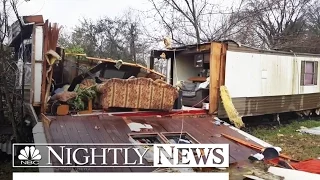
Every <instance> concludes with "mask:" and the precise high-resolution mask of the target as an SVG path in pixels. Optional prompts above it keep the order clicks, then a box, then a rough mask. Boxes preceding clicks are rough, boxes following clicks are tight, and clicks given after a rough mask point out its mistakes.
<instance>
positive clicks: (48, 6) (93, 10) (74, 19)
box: [10, 0, 240, 28]
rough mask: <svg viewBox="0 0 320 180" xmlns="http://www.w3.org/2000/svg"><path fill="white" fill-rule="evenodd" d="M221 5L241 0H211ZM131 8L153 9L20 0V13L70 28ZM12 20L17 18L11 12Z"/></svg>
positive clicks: (113, 1) (139, 0)
mask: <svg viewBox="0 0 320 180" xmlns="http://www.w3.org/2000/svg"><path fill="white" fill-rule="evenodd" d="M209 1H211V2H212V3H219V2H220V5H222V4H223V5H231V4H234V2H240V0H209ZM129 8H132V9H135V10H141V11H147V10H150V9H152V5H151V4H150V3H149V2H148V0H29V2H25V0H19V3H18V12H19V14H20V15H22V16H25V15H43V16H44V19H49V20H50V22H57V23H59V24H61V25H63V26H67V27H68V28H71V27H73V26H74V25H76V24H77V23H78V22H79V21H78V20H79V18H81V17H86V18H91V19H97V18H99V17H101V16H108V17H113V16H117V15H120V14H122V13H123V11H125V10H128V9H129ZM10 20H11V21H13V20H16V18H15V16H14V14H11V17H10Z"/></svg>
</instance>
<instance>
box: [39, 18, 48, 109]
mask: <svg viewBox="0 0 320 180" xmlns="http://www.w3.org/2000/svg"><path fill="white" fill-rule="evenodd" d="M48 25H49V21H48V20H46V22H45V24H44V26H43V51H42V52H43V62H42V82H41V98H40V102H41V113H45V109H46V108H45V104H46V103H45V101H46V99H45V95H46V85H47V83H46V82H47V61H46V59H45V53H46V52H47V51H48Z"/></svg>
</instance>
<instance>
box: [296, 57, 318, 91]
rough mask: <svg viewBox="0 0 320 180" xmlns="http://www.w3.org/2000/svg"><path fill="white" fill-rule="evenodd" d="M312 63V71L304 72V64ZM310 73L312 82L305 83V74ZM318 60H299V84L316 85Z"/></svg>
mask: <svg viewBox="0 0 320 180" xmlns="http://www.w3.org/2000/svg"><path fill="white" fill-rule="evenodd" d="M307 63H312V68H313V71H312V73H309V72H306V64H307ZM307 74H308V75H312V83H311V84H306V82H305V75H307ZM318 74H319V73H318V61H301V71H300V76H301V77H300V86H316V85H318Z"/></svg>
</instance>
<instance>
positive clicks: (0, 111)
mask: <svg viewBox="0 0 320 180" xmlns="http://www.w3.org/2000/svg"><path fill="white" fill-rule="evenodd" d="M2 100H3V95H2V91H1V89H0V125H1V124H3V123H4V122H5V116H4V106H3V102H2Z"/></svg>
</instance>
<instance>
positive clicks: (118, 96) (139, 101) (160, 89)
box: [97, 77, 178, 111]
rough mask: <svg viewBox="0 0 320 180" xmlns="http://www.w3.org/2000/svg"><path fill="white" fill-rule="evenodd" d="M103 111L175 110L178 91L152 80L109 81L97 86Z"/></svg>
mask: <svg viewBox="0 0 320 180" xmlns="http://www.w3.org/2000/svg"><path fill="white" fill-rule="evenodd" d="M97 91H98V92H99V93H100V103H101V105H102V107H103V109H108V108H110V107H118V108H135V109H153V110H165V111H170V110H172V109H173V105H174V102H175V100H176V99H177V98H178V91H177V89H176V88H174V87H173V86H171V85H169V84H166V83H165V82H162V81H154V80H152V79H150V78H143V77H140V78H130V79H118V78H113V79H108V80H106V81H105V82H103V83H102V84H99V85H98V86H97Z"/></svg>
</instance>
